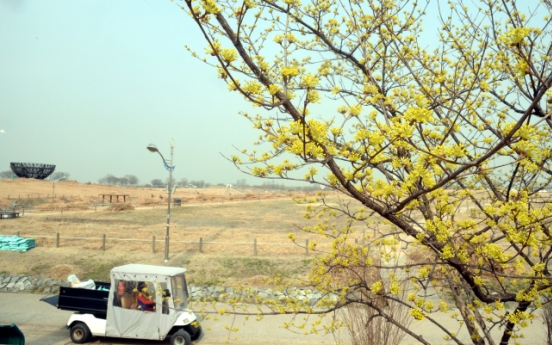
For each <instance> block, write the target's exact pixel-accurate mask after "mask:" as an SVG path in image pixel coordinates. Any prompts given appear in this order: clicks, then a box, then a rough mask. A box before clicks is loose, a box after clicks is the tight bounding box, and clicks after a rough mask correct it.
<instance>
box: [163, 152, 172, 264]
mask: <svg viewBox="0 0 552 345" xmlns="http://www.w3.org/2000/svg"><path fill="white" fill-rule="evenodd" d="M173 149H174V145H173V144H171V162H170V163H171V165H169V184H168V187H169V201H168V202H167V233H166V235H165V262H168V261H169V229H170V226H171V193H172V171H173V169H174V166H173Z"/></svg>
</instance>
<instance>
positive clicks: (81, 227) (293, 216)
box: [0, 179, 314, 285]
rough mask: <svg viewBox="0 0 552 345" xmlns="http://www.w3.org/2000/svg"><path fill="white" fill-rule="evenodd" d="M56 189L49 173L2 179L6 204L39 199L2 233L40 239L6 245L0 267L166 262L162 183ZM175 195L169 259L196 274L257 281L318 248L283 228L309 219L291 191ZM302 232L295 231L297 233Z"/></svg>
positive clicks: (86, 271)
mask: <svg viewBox="0 0 552 345" xmlns="http://www.w3.org/2000/svg"><path fill="white" fill-rule="evenodd" d="M52 189H53V188H52V183H51V182H48V181H40V180H30V179H16V180H0V207H2V206H4V207H8V206H11V205H12V200H17V202H18V204H19V205H22V204H24V205H33V206H34V209H33V210H32V211H28V210H26V212H25V215H24V216H22V217H20V218H16V219H3V220H0V234H3V235H14V234H17V233H19V235H20V236H22V237H31V238H34V239H35V240H36V242H37V248H34V249H31V250H29V251H28V252H25V253H17V252H6V251H0V263H1V264H0V272H8V273H11V274H23V273H24V274H32V275H37V276H44V277H46V276H47V277H52V278H59V279H65V278H66V277H67V276H68V275H69V274H72V273H75V274H77V276H79V278H81V279H89V278H92V279H97V280H106V279H107V278H108V272H109V270H110V268H111V267H112V266H116V265H121V264H126V263H146V264H156V265H164V264H165V263H164V262H163V258H164V247H165V246H164V238H165V232H166V216H167V207H166V202H167V199H166V193H165V191H164V190H161V189H154V188H133V187H119V186H105V185H93V184H90V185H89V184H80V183H77V182H75V181H64V182H57V183H56V184H55V194H56V197H55V198H52ZM99 194H127V195H129V196H130V202H129V203H128V204H129V205H132V206H130V207H115V208H114V207H107V206H102V207H95V208H94V207H93V205H97V204H99V203H101V201H102V200H101V197H98V195H99ZM159 196H162V197H163V198H164V199H162V200H161V202H160V201H159V199H161V198H159ZM294 196H306V194H304V193H295V194H294ZM175 197H177V198H181V199H182V200H183V205H182V206H181V207H172V208H171V226H170V255H169V262H168V265H173V266H184V267H186V268H188V270H189V278H188V279H189V280H190V281H191V282H193V283H196V284H218V283H221V284H231V283H233V282H236V281H241V282H243V283H250V284H251V283H252V284H257V285H261V281H262V279H263V278H265V277H270V276H271V275H273V274H283V275H284V276H287V277H301V276H302V275H304V274H305V273H306V272H307V270H308V263H309V262H310V260H311V259H312V258H313V255H312V253H310V255H308V256H307V255H306V251H305V249H303V248H300V247H298V246H296V245H294V244H292V243H291V242H290V241H289V240H288V239H287V237H286V235H287V234H288V233H289V232H292V231H295V232H298V231H297V230H298V228H297V227H298V226H299V227H302V226H305V225H308V224H309V223H308V222H309V221H307V220H306V219H303V217H302V216H303V213H304V207H303V206H301V205H297V204H296V203H295V202H294V201H293V200H292V194H291V193H278V192H272V193H265V192H264V191H261V193H259V192H257V193H254V192H252V191H247V190H242V191H228V190H226V189H225V188H207V189H198V190H196V189H180V190H177V192H176V195H175ZM77 205H80V206H81V207H76V206H77ZM67 207H68V210H69V211H67ZM125 209H126V210H125ZM57 234H59V247H57V246H56V236H57ZM104 235H105V238H106V241H105V250H104V248H103V236H104ZM299 235H301V234H299ZM153 236H155V239H156V242H155V250H156V251H155V253H154V252H153ZM310 238H311V239H314V238H313V237H312V236H311V237H310ZM200 239H201V240H202V243H203V244H202V252H200V247H199V242H200ZM306 239H307V237H306V235H305V237H303V238H302V237H299V242H300V243H304V242H305V240H306ZM255 240H256V241H257V255H256V256H255V255H254V241H255Z"/></svg>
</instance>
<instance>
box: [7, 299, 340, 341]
mask: <svg viewBox="0 0 552 345" xmlns="http://www.w3.org/2000/svg"><path fill="white" fill-rule="evenodd" d="M42 297H44V296H42V295H35V294H12V293H0V306H1V308H2V312H1V313H0V324H11V323H15V324H16V325H17V326H18V327H19V328H20V329H21V331H22V332H23V334H24V335H25V344H27V345H67V344H73V343H72V342H71V339H70V338H69V331H68V330H67V329H66V328H65V324H66V322H67V320H68V319H69V316H70V315H71V314H72V312H70V311H63V310H58V309H56V308H54V307H52V306H51V305H49V304H47V303H45V302H41V301H40V299H41V298H42ZM290 320H291V316H288V315H278V316H271V317H265V318H264V319H263V320H262V321H259V322H257V321H253V320H249V321H246V320H245V319H244V317H242V316H237V317H236V319H235V320H233V319H232V318H231V317H230V316H224V317H222V318H221V320H219V321H217V322H214V323H212V324H208V323H209V322H208V321H206V322H205V323H204V324H205V326H212V330H210V331H206V332H205V334H204V336H203V338H202V339H200V340H198V341H196V342H194V344H195V345H222V344H224V343H225V340H227V339H228V331H227V330H226V329H225V326H226V325H231V324H232V321H234V323H233V325H234V327H239V328H240V331H239V332H238V333H232V337H231V338H230V340H232V339H234V338H235V337H236V336H237V337H238V341H235V342H234V343H236V344H245V345H254V344H255V345H257V344H266V345H276V344H278V345H281V344H294V345H295V344H297V345H315V344H316V345H326V344H334V341H333V337H332V336H330V335H325V336H324V335H309V336H304V335H302V334H301V335H299V334H296V333H292V332H290V331H288V330H284V329H283V328H282V325H283V324H284V322H285V321H290ZM92 343H93V344H121V345H122V344H133V345H136V344H142V345H154V344H156V345H159V344H169V343H170V342H169V341H168V340H166V341H164V342H158V341H129V340H121V339H116V338H97V339H95V341H93V342H92Z"/></svg>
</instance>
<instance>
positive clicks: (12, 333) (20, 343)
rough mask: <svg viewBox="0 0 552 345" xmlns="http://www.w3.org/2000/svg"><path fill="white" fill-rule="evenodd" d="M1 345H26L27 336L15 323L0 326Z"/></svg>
mask: <svg viewBox="0 0 552 345" xmlns="http://www.w3.org/2000/svg"><path fill="white" fill-rule="evenodd" d="M0 344H13V345H25V336H24V335H23V333H22V332H21V331H20V330H19V328H18V327H17V326H16V325H15V323H12V324H11V325H0Z"/></svg>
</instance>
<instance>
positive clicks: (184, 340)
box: [171, 329, 192, 345]
mask: <svg viewBox="0 0 552 345" xmlns="http://www.w3.org/2000/svg"><path fill="white" fill-rule="evenodd" d="M191 343H192V338H191V337H190V334H189V333H188V332H186V331H185V330H183V329H179V330H178V331H177V332H176V333H175V334H173V336H172V337H171V345H190V344H191Z"/></svg>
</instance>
